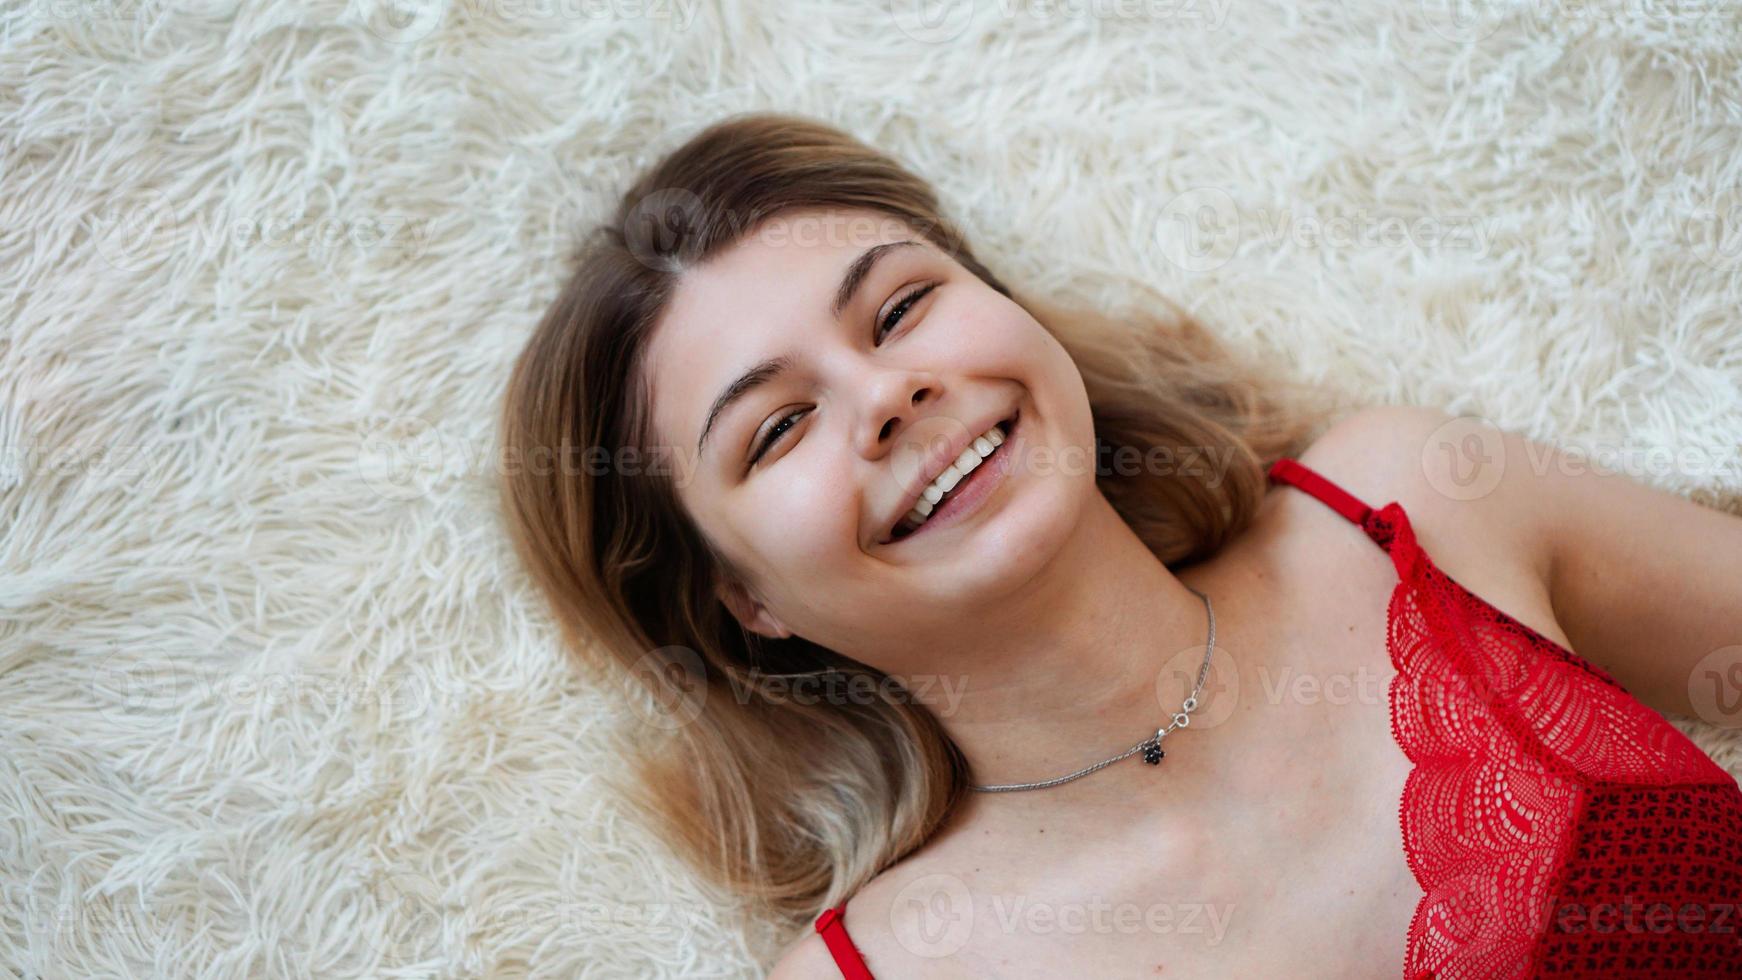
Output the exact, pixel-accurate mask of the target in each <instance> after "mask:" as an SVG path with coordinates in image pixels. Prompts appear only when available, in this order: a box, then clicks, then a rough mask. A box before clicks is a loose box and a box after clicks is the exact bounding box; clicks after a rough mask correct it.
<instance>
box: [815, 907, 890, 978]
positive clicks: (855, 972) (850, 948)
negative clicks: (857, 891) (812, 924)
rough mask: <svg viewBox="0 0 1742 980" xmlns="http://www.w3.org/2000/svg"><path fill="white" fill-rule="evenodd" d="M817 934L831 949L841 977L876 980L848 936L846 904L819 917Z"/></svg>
mask: <svg viewBox="0 0 1742 980" xmlns="http://www.w3.org/2000/svg"><path fill="white" fill-rule="evenodd" d="M816 927H817V932H819V933H821V934H822V937H823V942H824V943H825V944H827V945H828V947H829V955H830V956H833V957H834V958H835V965H836V966H839V967H840V968H841V976H843V977H845V978H846V980H876V978H874V977H872V976H871V971H870V969H869V968H867V967H866V966H865V960H864V958H863V957H861V956H860V955H859V948H858V947H857V946H854V945H853V940H852V938H851V937H850V936H848V935H847V905H846V903H845V902H843V903H841V904H840V905H837V906H835V907H834V908H832V909H828V910H827V911H825V912H823V914H822V915H819V916H817V923H816Z"/></svg>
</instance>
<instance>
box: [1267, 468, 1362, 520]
mask: <svg viewBox="0 0 1742 980" xmlns="http://www.w3.org/2000/svg"><path fill="white" fill-rule="evenodd" d="M1270 478H1271V479H1272V480H1275V481H1280V482H1282V483H1291V484H1293V485H1295V486H1297V487H1299V488H1301V489H1302V490H1305V491H1306V492H1307V493H1310V494H1312V495H1313V496H1315V497H1317V498H1319V499H1320V500H1322V501H1324V502H1325V503H1326V504H1329V505H1330V507H1331V509H1332V510H1334V511H1336V512H1337V513H1339V514H1341V515H1343V516H1344V517H1346V518H1348V519H1349V520H1350V522H1352V523H1355V524H1365V523H1367V517H1368V515H1370V514H1372V513H1373V508H1371V507H1369V506H1367V505H1366V504H1364V503H1362V502H1361V501H1360V500H1358V499H1356V498H1355V496H1354V494H1351V493H1350V492H1349V491H1347V490H1344V489H1343V488H1342V487H1339V486H1337V485H1336V484H1335V483H1332V482H1331V481H1330V480H1328V479H1326V478H1325V477H1324V476H1323V475H1322V474H1320V473H1319V472H1318V471H1317V470H1314V469H1312V468H1311V467H1309V466H1306V465H1305V464H1303V463H1298V462H1296V461H1294V460H1292V459H1289V458H1288V457H1286V456H1285V457H1283V458H1282V459H1279V460H1277V461H1276V462H1274V463H1272V464H1270Z"/></svg>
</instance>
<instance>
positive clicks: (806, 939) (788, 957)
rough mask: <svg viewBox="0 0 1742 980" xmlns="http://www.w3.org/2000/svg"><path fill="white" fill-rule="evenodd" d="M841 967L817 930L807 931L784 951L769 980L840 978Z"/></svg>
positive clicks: (810, 929) (806, 929) (807, 928)
mask: <svg viewBox="0 0 1742 980" xmlns="http://www.w3.org/2000/svg"><path fill="white" fill-rule="evenodd" d="M840 974H841V971H840V968H839V966H838V965H837V964H836V963H835V957H834V954H832V953H830V952H829V947H828V944H827V943H825V942H823V937H822V935H821V934H819V933H818V932H817V931H816V929H814V928H812V927H811V926H806V927H805V931H804V932H803V933H801V934H800V935H799V937H798V938H797V939H796V940H794V941H793V942H792V944H791V945H789V946H787V947H786V949H785V950H783V951H782V952H781V954H780V956H779V957H778V958H777V959H776V960H775V961H774V968H773V969H772V970H770V971H768V980H816V978H817V977H829V976H839V975H840Z"/></svg>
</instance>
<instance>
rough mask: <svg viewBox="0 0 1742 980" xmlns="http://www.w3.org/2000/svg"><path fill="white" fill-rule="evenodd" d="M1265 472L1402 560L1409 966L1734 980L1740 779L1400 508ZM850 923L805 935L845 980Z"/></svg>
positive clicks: (833, 922)
mask: <svg viewBox="0 0 1742 980" xmlns="http://www.w3.org/2000/svg"><path fill="white" fill-rule="evenodd" d="M1270 476H1271V478H1272V479H1273V480H1281V481H1283V482H1287V483H1292V484H1294V485H1296V486H1297V487H1299V488H1301V489H1303V490H1305V491H1307V492H1308V493H1310V494H1312V495H1313V496H1315V497H1317V498H1319V499H1320V500H1322V501H1324V502H1325V503H1326V504H1327V505H1329V506H1330V507H1332V508H1333V509H1334V510H1336V511H1337V512H1338V513H1340V514H1342V515H1343V516H1344V517H1345V518H1347V519H1348V520H1350V521H1351V522H1353V523H1355V524H1357V525H1359V526H1360V527H1361V529H1362V530H1363V531H1365V532H1366V533H1367V535H1368V537H1370V538H1371V539H1372V540H1373V541H1374V542H1375V543H1377V544H1378V545H1379V546H1380V547H1381V548H1383V549H1384V550H1385V552H1386V553H1387V554H1388V555H1389V556H1390V557H1391V560H1392V564H1393V565H1394V566H1395V567H1396V569H1397V575H1398V582H1397V585H1396V586H1395V587H1394V588H1393V590H1392V593H1391V599H1390V602H1389V604H1388V607H1387V617H1388V623H1387V627H1386V649H1387V652H1388V655H1389V657H1390V659H1391V663H1392V666H1393V667H1394V668H1395V669H1396V671H1397V674H1396V676H1395V677H1393V678H1392V680H1391V684H1390V687H1389V689H1388V691H1387V697H1388V700H1389V709H1390V717H1391V734H1392V737H1393V739H1394V740H1395V741H1396V743H1397V745H1398V746H1399V747H1400V748H1401V749H1402V750H1403V752H1404V754H1405V755H1406V756H1407V757H1408V758H1409V760H1410V763H1411V769H1410V772H1409V775H1408V777H1407V778H1406V779H1405V781H1404V787H1403V793H1402V797H1401V799H1400V800H1399V802H1398V810H1397V815H1398V823H1399V825H1400V827H1401V828H1402V832H1403V845H1404V851H1405V857H1406V858H1407V860H1408V862H1409V868H1410V871H1411V873H1413V874H1414V876H1415V879H1416V882H1417V883H1418V884H1419V885H1420V886H1421V888H1422V891H1423V896H1422V898H1421V900H1420V901H1419V902H1418V903H1417V904H1416V909H1415V914H1414V916H1413V917H1412V918H1411V920H1410V925H1409V934H1408V937H1407V940H1406V948H1405V954H1404V970H1403V974H1404V976H1405V977H1406V978H1408V980H1430V978H1431V980H1492V978H1500V977H1527V976H1530V977H1535V976H1556V977H1592V978H1596V977H1602V978H1610V977H1621V976H1625V977H1665V978H1668V977H1675V978H1692V977H1711V978H1717V977H1742V911H1739V910H1738V907H1737V906H1738V903H1742V788H1739V787H1738V786H1737V784H1736V781H1735V779H1733V778H1732V777H1731V776H1730V775H1729V773H1727V772H1725V771H1724V770H1723V769H1722V768H1721V767H1719V766H1718V764H1717V763H1715V762H1713V761H1712V760H1711V759H1710V758H1709V757H1707V756H1706V754H1705V753H1704V752H1702V751H1701V750H1700V748H1699V747H1698V746H1696V745H1694V743H1693V742H1692V741H1691V740H1690V739H1689V738H1688V737H1687V736H1685V735H1683V734H1682V733H1681V732H1680V731H1678V730H1677V729H1676V728H1675V727H1674V726H1672V725H1670V724H1669V722H1667V721H1665V720H1664V719H1663V717H1662V716H1660V715H1658V714H1657V713H1656V712H1655V711H1652V710H1651V709H1650V708H1648V707H1646V706H1645V705H1644V704H1641V703H1640V702H1639V701H1638V700H1637V699H1635V698H1634V697H1633V696H1632V695H1631V694H1629V693H1628V692H1627V691H1626V689H1625V688H1623V687H1622V686H1621V685H1620V684H1619V683H1617V682H1616V681H1615V679H1614V678H1613V677H1611V676H1609V674H1608V673H1607V672H1605V671H1603V670H1602V669H1601V668H1599V667H1597V666H1596V665H1594V664H1592V663H1590V662H1588V661H1586V660H1585V659H1584V658H1582V657H1580V656H1579V655H1578V654H1576V653H1574V652H1573V651H1571V650H1568V649H1567V648H1565V647H1563V646H1561V645H1560V644H1558V643H1556V642H1554V641H1553V640H1550V639H1548V638H1547V637H1545V636H1543V635H1542V634H1541V633H1538V632H1537V631H1536V630H1533V629H1531V628H1530V627H1529V626H1526V625H1525V624H1524V623H1522V622H1520V621H1518V620H1517V619H1515V618H1513V617H1512V616H1510V615H1508V614H1506V613H1505V612H1502V611H1501V610H1499V609H1497V608H1496V607H1494V606H1493V605H1492V604H1490V603H1489V602H1487V601H1486V600H1484V599H1482V598H1481V597H1480V596H1477V595H1476V594H1475V593H1473V592H1471V591H1470V590H1468V589H1466V588H1464V587H1463V585H1461V584H1459V583H1458V582H1457V581H1456V580H1454V579H1452V578H1451V576H1449V575H1447V574H1445V572H1444V571H1442V570H1441V569H1440V568H1439V567H1438V566H1436V565H1435V564H1434V563H1433V561H1432V560H1431V559H1430V558H1429V557H1428V556H1427V554H1426V553H1425V552H1424V551H1423V550H1422V549H1421V547H1420V546H1419V545H1418V544H1417V542H1416V538H1415V530H1414V528H1413V527H1412V526H1411V525H1410V522H1409V517H1408V515H1407V514H1405V513H1404V510H1403V507H1402V506H1401V505H1400V504H1398V503H1397V502H1395V501H1393V502H1391V503H1388V504H1386V505H1385V506H1384V507H1381V508H1379V509H1377V510H1375V509H1374V508H1372V507H1369V506H1368V505H1366V504H1364V503H1362V502H1361V501H1360V500H1358V499H1356V498H1355V497H1353V496H1351V495H1350V494H1348V493H1347V492H1345V491H1344V490H1343V489H1342V488H1340V487H1338V486H1336V485H1335V484H1334V483H1332V482H1331V481H1329V480H1326V479H1325V478H1324V477H1322V476H1320V475H1319V474H1317V473H1315V472H1313V471H1312V470H1310V469H1308V468H1307V467H1305V466H1303V465H1301V464H1300V463H1298V462H1296V461H1294V460H1291V459H1283V460H1279V461H1278V462H1277V463H1276V464H1275V465H1274V466H1272V467H1271V470H1270ZM1659 910H1663V911H1667V912H1668V913H1669V916H1668V918H1669V922H1668V928H1665V926H1664V916H1662V915H1660V914H1659ZM844 914H845V905H842V906H838V907H836V908H833V909H829V910H827V911H825V912H824V913H823V914H822V915H820V916H819V917H818V918H817V921H816V929H817V931H818V932H819V933H821V934H822V935H823V938H824V941H825V942H826V943H827V944H828V947H829V951H830V953H831V954H832V955H833V956H834V958H835V961H836V963H837V964H839V966H840V969H841V972H842V975H843V976H844V977H846V978H847V980H871V972H870V970H869V969H868V968H867V967H866V966H865V964H864V960H863V959H862V958H861V957H860V955H859V951H858V950H857V948H855V947H854V945H853V943H852V941H851V940H850V939H849V938H848V936H847V932H846V927H845V925H844V922H843V917H844Z"/></svg>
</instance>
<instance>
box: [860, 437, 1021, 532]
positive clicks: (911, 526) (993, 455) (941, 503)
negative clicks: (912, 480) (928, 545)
mask: <svg viewBox="0 0 1742 980" xmlns="http://www.w3.org/2000/svg"><path fill="white" fill-rule="evenodd" d="M1021 414H1022V413H1021V411H1020V410H1019V411H1017V412H1014V413H1012V414H1011V416H1010V417H1009V418H1007V419H1002V420H1000V421H999V422H997V423H996V424H994V425H993V426H992V427H993V428H994V429H996V430H998V433H999V435H1000V436H1002V437H1003V441H1002V442H1000V443H998V445H997V446H996V447H994V448H993V450H992V451H991V452H990V453H987V454H986V455H985V456H983V457H981V458H980V462H979V463H977V464H974V468H973V469H972V470H971V471H969V472H968V473H967V474H966V475H964V476H962V477H961V478H960V479H959V480H957V481H956V484H955V485H954V486H952V487H951V488H950V489H948V490H945V491H944V492H943V496H942V497H939V498H938V500H937V501H936V502H935V503H934V504H933V505H932V508H931V510H930V511H929V512H928V513H927V514H925V515H924V517H923V519H919V520H916V517H919V515H918V514H917V513H916V512H915V511H912V510H910V511H909V512H908V513H907V514H905V515H903V516H902V518H901V519H900V520H899V521H896V522H895V528H894V530H892V531H891V532H890V535H889V537H888V539H887V540H886V541H885V542H884V543H885V544H896V543H899V542H901V541H904V540H906V539H907V538H909V537H912V536H913V535H914V534H915V533H916V532H918V531H919V530H920V529H922V528H924V527H925V526H926V525H927V524H930V523H931V520H932V517H933V515H935V514H937V513H938V511H940V510H942V509H943V508H944V507H945V506H946V505H948V504H949V502H950V501H951V500H952V499H954V498H955V496H956V494H957V493H958V492H960V491H961V490H962V489H963V488H964V487H967V486H968V485H970V484H971V483H972V482H974V480H975V478H976V477H978V476H980V475H981V473H980V471H981V470H984V469H987V468H988V467H989V466H990V465H991V464H994V463H996V462H998V461H999V460H1001V459H1002V456H1001V455H1000V454H1001V453H1003V452H1004V447H1005V445H1007V444H1008V443H1009V442H1010V434H1011V432H1012V431H1013V430H1014V429H1015V428H1016V422H1017V419H1018V418H1019V417H1020V416H1021ZM921 499H922V500H923V499H924V498H923V497H922V498H921Z"/></svg>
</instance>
